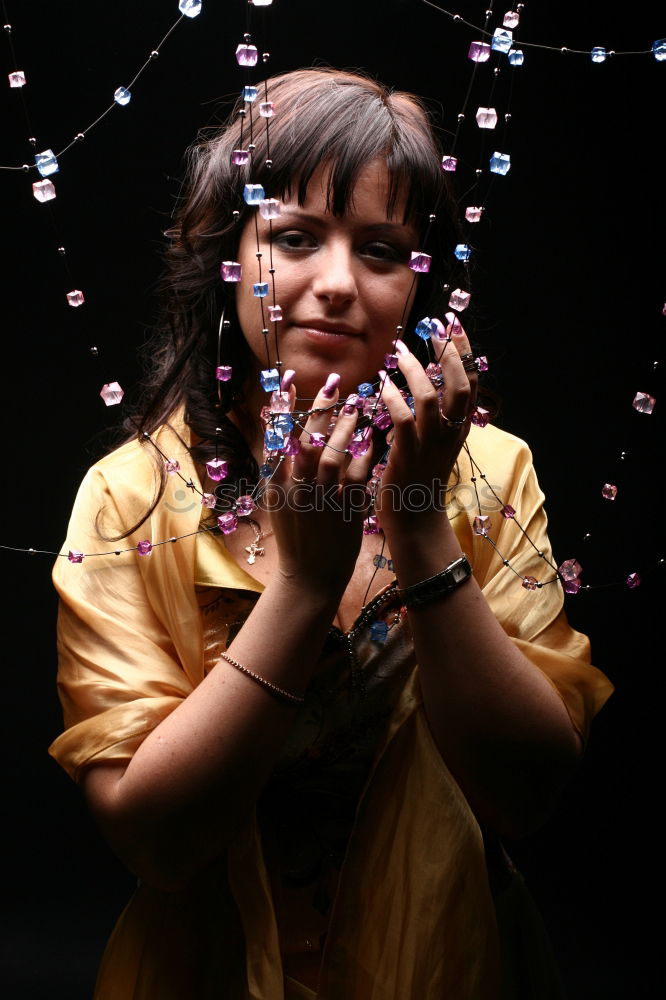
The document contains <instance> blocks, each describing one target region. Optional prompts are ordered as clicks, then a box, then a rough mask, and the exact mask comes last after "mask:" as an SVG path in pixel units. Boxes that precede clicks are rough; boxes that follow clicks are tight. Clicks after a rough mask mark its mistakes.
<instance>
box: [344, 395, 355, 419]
mask: <svg viewBox="0 0 666 1000" xmlns="http://www.w3.org/2000/svg"><path fill="white" fill-rule="evenodd" d="M357 402H358V396H357V395H356V393H352V395H351V396H347V402H346V403H345V405H344V406H343V407H342V412H343V413H346V414H347V416H348V417H350V416H351V415H352V413H357V412H358V406H357Z"/></svg>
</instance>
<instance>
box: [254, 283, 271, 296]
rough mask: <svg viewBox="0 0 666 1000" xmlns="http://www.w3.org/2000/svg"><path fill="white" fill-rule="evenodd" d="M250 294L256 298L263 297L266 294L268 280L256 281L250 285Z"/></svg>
mask: <svg viewBox="0 0 666 1000" xmlns="http://www.w3.org/2000/svg"><path fill="white" fill-rule="evenodd" d="M252 294H253V295H254V296H255V297H256V298H258V299H265V298H266V296H267V295H268V282H267V281H258V282H257V283H256V284H255V285H253V286H252Z"/></svg>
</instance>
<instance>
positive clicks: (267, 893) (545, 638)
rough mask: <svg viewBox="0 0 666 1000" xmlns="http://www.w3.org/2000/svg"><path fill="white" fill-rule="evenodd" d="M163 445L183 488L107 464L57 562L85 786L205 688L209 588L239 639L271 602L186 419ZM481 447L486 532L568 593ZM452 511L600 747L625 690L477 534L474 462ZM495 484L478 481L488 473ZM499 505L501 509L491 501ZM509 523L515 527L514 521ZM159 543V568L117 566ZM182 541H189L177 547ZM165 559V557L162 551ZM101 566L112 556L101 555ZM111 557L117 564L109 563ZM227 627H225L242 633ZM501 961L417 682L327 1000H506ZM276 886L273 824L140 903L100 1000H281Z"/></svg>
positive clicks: (505, 610) (548, 597)
mask: <svg viewBox="0 0 666 1000" xmlns="http://www.w3.org/2000/svg"><path fill="white" fill-rule="evenodd" d="M155 440H156V442H157V444H158V445H159V449H160V451H161V452H162V453H163V454H165V455H167V456H168V457H169V458H171V459H175V460H177V461H178V462H179V463H180V470H181V473H182V476H183V477H184V478H180V477H178V476H170V477H169V481H168V484H167V489H166V492H165V493H164V495H163V496H162V497H161V498H160V499H159V501H158V503H157V505H156V507H155V509H154V511H153V512H152V514H151V515H150V517H149V518H148V520H147V521H145V522H144V523H143V524H142V526H141V527H140V528H139V529H138V531H137V532H135V533H133V534H132V535H130V536H129V537H128V538H127V539H123V541H122V542H106V541H104V539H103V536H106V537H111V536H114V535H118V534H120V533H121V532H123V531H124V530H126V528H127V527H128V526H130V525H132V524H134V523H136V521H138V520H139V518H140V517H141V516H142V515H143V514H145V512H146V509H147V508H148V507H149V505H150V503H151V502H152V500H153V499H154V497H155V495H156V492H157V487H156V483H157V481H158V476H157V475H156V465H155V460H156V459H155V455H156V453H155V452H154V449H152V447H151V446H150V445H149V444H141V443H139V442H136V441H135V442H131V443H129V444H126V445H124V446H123V447H121V448H119V449H117V450H116V451H114V452H113V453H111V454H110V455H108V456H107V457H106V458H104V459H102V460H101V461H100V462H98V463H97V464H96V465H95V466H94V467H93V468H92V469H91V470H90V471H89V472H88V474H87V475H86V477H85V479H84V481H83V483H82V485H81V488H80V490H79V493H78V496H77V499H76V503H75V506H74V510H73V514H72V518H71V521H70V525H69V530H68V535H67V541H66V544H65V546H64V550H63V551H64V553H65V554H66V553H67V551H68V550H69V549H72V550H74V549H76V550H79V551H82V552H84V553H86V556H85V558H84V560H83V562H82V563H81V564H75V563H71V562H69V561H68V560H67V558H66V557H65V556H63V557H60V558H59V559H58V561H57V563H56V566H55V568H54V582H55V585H56V588H57V590H58V592H59V594H60V598H61V602H60V612H59V622H58V651H59V670H58V689H59V694H60V698H61V701H62V706H63V711H64V720H65V731H64V732H63V734H62V735H61V736H60V737H58V739H56V740H55V742H54V743H53V744H52V746H51V748H50V752H51V754H52V755H53V756H54V757H55V758H56V760H57V761H58V762H59V763H60V764H61V765H62V766H63V767H64V768H65V769H66V770H67V771H68V773H69V774H70V775H71V776H72V777H73V778H74V779H77V778H78V777H79V775H80V774H81V773H82V771H83V769H85V768H87V767H89V766H91V765H94V764H95V763H96V762H98V761H100V762H109V761H118V762H127V761H129V760H130V758H131V757H132V755H133V753H134V751H135V750H136V749H137V747H138V746H139V745H140V744H141V742H142V740H143V739H144V738H145V736H146V735H147V734H148V733H149V732H151V731H152V730H153V729H154V728H155V727H156V726H157V725H159V723H160V722H161V721H162V720H163V719H164V718H165V717H166V716H167V715H168V714H169V713H170V712H171V711H173V709H174V708H176V707H177V705H178V704H179V703H180V701H181V700H182V699H183V698H186V697H187V695H188V694H189V693H190V692H191V691H192V690H193V688H194V687H195V686H196V685H197V684H198V683H199V682H200V681H201V680H202V679H203V676H204V667H205V649H204V645H205V644H204V628H203V624H202V615H201V611H200V607H199V603H198V600H197V593H196V590H195V586H199V587H200V586H210V587H216V588H221V589H222V590H223V591H224V592H225V595H226V599H227V602H228V621H229V622H232V621H233V620H234V619H235V618H237V617H238V616H239V615H240V614H242V608H243V607H245V608H246V609H247V606H248V600H247V597H248V592H250V593H260V592H261V591H262V589H263V588H262V585H261V584H260V583H259V582H258V581H257V580H255V579H254V578H253V577H252V576H251V575H250V574H249V573H248V572H247V571H246V570H245V569H243V568H242V567H241V566H239V565H238V564H237V563H236V562H235V561H234V559H233V558H232V557H231V555H230V554H229V553H228V552H227V550H226V549H225V547H224V543H223V539H222V538H221V537H218V536H212V535H210V534H209V533H206V532H203V533H200V532H199V522H200V515H201V505H200V498H199V493H197V492H194V491H192V490H191V489H189V488H188V486H187V485H186V482H185V481H188V482H192V483H193V484H194V485H195V487H196V490H199V491H200V490H201V486H200V483H199V481H198V479H197V474H196V470H195V468H194V466H193V463H192V461H191V458H190V456H189V453H188V442H189V430H188V428H187V427H186V425H185V424H184V422H183V420H182V415H178V416H177V417H176V418H175V419H174V420H173V422H172V423H171V424H169V425H165V426H164V427H163V428H161V430H160V431H159V433H158V434H157V435H155ZM469 447H470V452H471V454H472V456H473V457H474V461H475V462H476V463H477V465H478V467H479V468H480V469H481V470H482V471H483V472H484V473H485V474H486V477H485V481H483V480H479V481H478V482H477V484H476V485H477V486H479V487H480V490H479V494H480V501H481V505H482V513H484V514H488V515H490V517H491V521H492V528H491V531H490V534H491V535H492V537H493V541H494V542H495V545H496V546H497V550H498V551H499V552H500V553H501V554H502V557H504V558H506V559H509V560H510V562H511V565H512V566H513V567H514V568H515V569H516V571H517V572H518V573H519V574H521V575H522V576H527V575H533V576H534V577H536V578H537V579H539V580H545V579H550V578H551V577H552V576H553V575H554V573H553V571H552V570H551V569H550V568H549V567H548V566H547V565H546V563H545V562H544V561H543V560H542V559H540V558H539V557H538V555H537V549H538V550H540V551H542V552H544V553H545V555H546V556H547V557H548V558H549V559H550V560H551V561H552V556H551V552H550V546H549V542H548V538H547V534H546V515H545V513H544V509H543V494H542V493H541V491H540V489H539V486H538V483H537V480H536V476H535V474H534V470H533V467H532V463H531V456H530V453H529V450H528V448H527V447H526V445H525V444H524V443H523V442H522V441H520V440H519V439H517V438H515V437H513V436H512V435H509V434H507V433H505V432H503V431H501V430H498V429H497V428H494V427H492V426H488V427H486V428H483V429H481V428H476V427H473V428H472V431H471V434H470V437H469ZM459 466H460V479H459V482H458V484H457V486H456V487H454V489H453V490H452V492H451V493H450V494H449V498H450V503H449V508H448V513H449V517H450V518H451V520H452V523H453V525H454V528H455V531H456V534H457V537H458V540H459V542H460V545H461V548H462V550H463V551H464V552H465V554H466V555H467V557H468V559H469V560H470V562H471V563H472V566H473V567H474V575H475V577H476V579H477V581H478V582H479V584H480V586H481V587H482V589H483V592H484V594H485V597H486V599H487V600H488V602H489V604H490V606H491V608H492V610H493V612H494V614H495V615H496V617H497V618H498V620H499V622H500V623H501V625H502V626H503V628H504V629H505V631H506V632H507V634H508V635H509V636H510V638H511V639H512V640H513V641H514V642H515V643H516V645H517V646H518V647H519V648H520V650H521V651H522V652H523V653H524V654H525V656H526V657H527V658H528V659H529V660H530V661H531V662H532V663H533V664H534V667H535V669H538V670H541V671H542V673H543V674H544V675H545V676H546V677H547V678H548V680H549V681H550V682H551V683H552V684H553V686H554V688H555V690H556V691H557V692H558V694H559V695H560V697H561V698H562V700H563V702H564V704H565V706H566V708H567V710H568V712H569V715H570V717H571V720H572V723H573V725H574V727H575V728H576V729H577V731H578V732H580V733H581V735H582V736H583V738H585V737H586V735H587V731H588V726H589V722H590V720H591V718H592V717H593V716H594V714H595V713H596V711H597V710H598V709H599V708H600V707H601V705H602V704H603V703H604V701H605V700H606V698H607V697H608V695H609V694H610V692H611V690H612V688H611V685H610V684H609V682H608V681H607V680H606V678H605V677H604V676H603V675H602V674H601V673H600V672H599V671H597V670H596V669H595V668H594V667H592V666H590V662H589V643H588V640H587V639H586V638H585V636H583V635H581V634H580V633H578V632H575V631H574V630H573V629H572V628H571V627H570V626H569V624H568V623H567V621H566V618H565V616H564V612H563V610H562V604H563V598H562V591H561V588H560V586H559V584H557V583H553V584H549V585H547V586H544V587H543V588H541V589H538V590H535V591H528V590H525V589H524V588H523V587H522V586H521V582H520V579H519V578H518V577H517V576H516V575H515V574H514V573H513V572H511V570H510V569H507V568H505V567H504V565H503V563H502V558H500V556H499V555H498V552H497V551H496V550H495V548H493V546H492V545H490V544H489V543H488V541H486V540H485V539H484V538H483V537H482V536H480V535H478V534H476V533H475V532H474V530H473V527H472V522H473V519H474V517H475V516H476V515H477V514H478V504H477V500H476V496H475V492H474V488H473V486H472V483H471V476H472V475H473V474H474V473H473V471H472V466H471V464H470V461H469V459H468V457H467V456H466V455H462V456H461V458H460V462H459ZM476 475H477V476H478V472H476ZM490 487H492V489H490ZM493 491H494V493H496V494H497V496H499V497H500V498H501V501H502V502H503V503H508V504H511V505H512V506H513V507H514V508H515V510H516V512H517V520H518V521H519V522H520V524H521V525H522V526H523V528H524V529H525V531H526V532H527V533H528V534H529V536H530V538H531V539H532V540H533V541H534V544H535V546H536V549H535V547H534V546H533V545H532V544H531V543H530V542H529V541H528V540H527V539H526V536H525V535H524V534H523V532H521V531H520V530H519V528H518V527H517V525H516V524H515V523H514V522H513V520H512V519H510V518H509V519H505V518H504V517H503V516H502V515H501V513H500V507H501V503H500V502H499V501H498V500H497V499H496V498H495V496H494V493H493ZM143 539H150V540H151V541H152V543H153V546H154V548H153V551H152V553H151V554H150V555H147V556H139V555H138V554H137V553H136V552H134V551H132V552H121V553H120V554H119V555H114V554H113V552H114V549H115V548H118V549H119V550H120V549H124V548H127V547H128V546H135V545H136V544H137V543H138V542H139V541H141V540H143ZM170 539H177V540H174V541H170ZM157 543H164V544H159V545H158V544H157ZM95 553H99V554H95ZM104 553H111V554H104ZM225 617H226V613H225ZM497 989H498V941H497V928H496V923H495V913H494V907H493V901H492V897H491V894H490V890H489V885H488V874H487V871H486V863H485V857H484V848H483V840H482V836H481V832H480V830H479V827H478V825H477V823H476V820H475V818H474V816H473V814H472V812H471V810H470V808H469V806H468V804H467V802H466V800H465V798H464V796H463V795H462V793H461V791H460V789H459V788H458V785H457V784H456V782H455V780H454V779H453V778H452V776H451V774H450V773H449V771H448V769H447V767H446V765H445V763H444V762H443V761H442V759H441V757H440V755H439V753H438V751H437V749H436V747H435V746H434V743H433V741H432V738H431V736H430V732H429V729H428V726H427V724H426V721H425V717H424V713H423V708H422V704H421V697H420V693H419V685H418V668H415V669H414V670H412V672H411V675H410V677H409V679H408V681H407V683H406V684H405V686H404V687H403V689H402V692H401V694H400V695H399V698H398V700H397V703H396V705H395V707H394V709H393V712H392V714H391V717H390V720H389V723H388V725H387V728H386V731H385V733H384V735H383V738H382V740H381V743H380V746H379V748H378V752H377V754H376V756H375V760H374V763H373V766H372V769H371V773H370V777H369V779H368V781H367V783H366V785H365V788H364V791H363V793H362V795H361V798H360V801H359V804H358V808H357V811H356V819H355V822H354V826H353V829H352V833H351V836H350V839H349V843H348V847H347V853H346V856H345V859H344V863H343V867H342V871H341V875H340V880H339V884H338V889H337V895H336V898H335V901H334V903H333V908H332V913H331V918H330V923H329V930H328V934H327V938H326V945H325V948H324V953H323V960H322V968H321V975H320V983H319V990H318V993H317V997H318V998H320V1000H406V998H417V997H418V998H419V1000H420V998H426V997H427V998H428V1000H440V998H441V1000H495V998H496V997H497ZM283 996H284V979H283V973H282V966H281V959H280V949H279V942H278V934H277V926H276V921H275V912H274V907H273V901H272V897H271V889H270V882H269V878H268V875H267V871H266V865H265V862H264V857H263V854H262V844H261V837H260V834H259V829H258V823H257V821H256V818H253V819H252V820H251V821H249V822H248V824H247V827H246V829H245V830H244V831H243V832H242V833H241V834H239V836H238V838H237V839H236V840H235V841H234V843H233V844H232V845H231V846H230V847H229V849H228V850H227V851H226V853H225V855H224V856H222V857H221V858H219V859H218V861H217V862H216V863H215V864H213V865H212V866H210V868H208V869H207V870H206V871H205V872H202V873H201V875H200V876H199V877H198V878H197V879H195V880H194V882H193V883H192V885H191V886H189V887H188V888H187V889H186V890H183V891H182V892H177V893H166V892H163V891H161V890H157V889H154V888H152V887H150V886H148V885H145V884H142V885H140V886H139V887H138V889H137V892H136V894H135V895H134V896H133V898H132V900H131V901H130V903H129V905H128V907H127V908H126V910H125V911H124V913H123V914H122V916H121V918H120V920H119V922H118V924H117V926H116V929H115V931H114V933H113V936H112V938H111V940H110V942H109V945H108V947H107V950H106V953H105V957H104V960H103V963H102V967H101V970H100V975H99V980H98V985H97V990H96V994H95V997H96V1000H117V998H118V997H123V1000H158V998H159V1000H185V998H186V997H187V998H188V1000H189V998H190V997H195V998H197V1000H207V998H209V997H210V998H212V997H216V998H219V997H224V998H225V1000H226V998H228V1000H282V998H283Z"/></svg>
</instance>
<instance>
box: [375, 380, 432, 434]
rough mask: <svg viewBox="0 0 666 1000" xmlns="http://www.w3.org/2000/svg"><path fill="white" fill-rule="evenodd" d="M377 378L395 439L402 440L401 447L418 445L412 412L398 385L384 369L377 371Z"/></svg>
mask: <svg viewBox="0 0 666 1000" xmlns="http://www.w3.org/2000/svg"><path fill="white" fill-rule="evenodd" d="M419 367H420V365H419ZM421 371H423V369H421ZM426 377H427V376H426ZM379 379H380V399H381V400H382V402H383V403H385V404H386V408H387V410H388V411H389V414H390V416H391V420H392V421H393V433H394V435H395V437H396V439H397V440H398V441H401V442H403V447H405V448H415V447H416V446H417V445H418V433H417V427H416V422H415V420H414V414H413V413H412V411H411V409H410V408H409V406H408V404H407V401H406V400H405V399H404V397H403V395H402V393H401V392H400V390H399V389H398V387H397V386H396V385H395V384H394V383H393V382H392V381H391V379H390V378H389V376H388V375H387V373H386V372H385V371H380V372H379Z"/></svg>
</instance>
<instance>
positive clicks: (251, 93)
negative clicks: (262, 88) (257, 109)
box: [243, 87, 259, 104]
mask: <svg viewBox="0 0 666 1000" xmlns="http://www.w3.org/2000/svg"><path fill="white" fill-rule="evenodd" d="M258 96H259V91H258V90H257V88H256V87H243V100H244V101H247V103H248V104H252V103H253V101H256V99H257V97H258Z"/></svg>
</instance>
